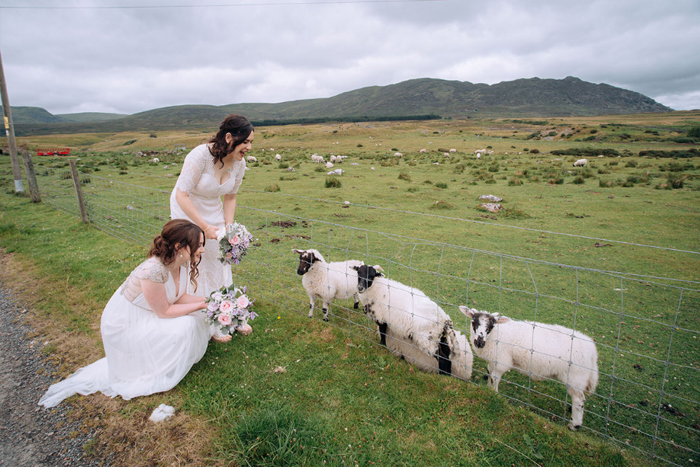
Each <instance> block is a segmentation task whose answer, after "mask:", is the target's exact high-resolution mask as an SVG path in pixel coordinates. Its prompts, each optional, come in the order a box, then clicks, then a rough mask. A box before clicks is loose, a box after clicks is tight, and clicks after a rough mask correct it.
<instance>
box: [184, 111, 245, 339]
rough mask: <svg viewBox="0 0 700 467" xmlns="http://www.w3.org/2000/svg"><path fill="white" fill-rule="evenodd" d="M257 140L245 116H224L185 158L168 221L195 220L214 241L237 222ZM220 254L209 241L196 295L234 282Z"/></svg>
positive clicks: (215, 245) (242, 329) (242, 326)
mask: <svg viewBox="0 0 700 467" xmlns="http://www.w3.org/2000/svg"><path fill="white" fill-rule="evenodd" d="M253 137H254V131H253V125H252V124H251V123H250V122H249V121H248V119H247V118H245V117H244V116H242V115H238V114H232V115H229V116H228V117H226V118H225V119H224V121H223V122H222V123H221V126H220V127H219V131H218V132H217V133H216V135H214V136H213V137H212V138H211V140H209V142H208V143H206V144H201V145H199V146H197V147H196V148H194V149H193V150H192V151H191V152H190V153H189V154H188V155H187V157H185V162H184V164H183V165H182V171H181V172H180V176H179V177H178V179H177V183H176V184H175V188H174V189H173V192H172V194H171V195H170V217H171V218H172V219H187V220H189V221H192V222H194V223H195V224H197V225H198V226H199V227H201V229H202V230H203V231H204V235H205V237H206V238H208V239H213V240H216V238H217V233H218V231H220V230H222V231H223V230H225V229H226V228H227V226H228V225H229V224H233V217H234V214H235V213H236V194H237V193H238V188H239V187H240V186H241V182H242V181H243V176H244V175H245V170H246V161H245V154H246V153H247V152H248V151H250V150H251V148H252V145H253ZM222 196H223V203H222V202H221V197H222ZM218 252H219V245H218V242H216V241H213V242H209V243H207V245H206V247H205V251H204V254H203V255H202V263H201V265H200V272H201V277H200V280H199V285H198V286H197V288H196V290H195V291H194V293H195V294H196V295H203V296H205V297H207V296H209V294H210V293H212V292H214V291H215V290H218V289H220V288H221V287H223V286H229V285H231V284H232V282H233V276H232V274H231V266H230V265H227V264H222V263H221V262H220V261H219V260H218V259H217V256H218ZM236 331H237V332H238V333H240V334H250V333H251V332H252V331H253V330H252V328H251V327H250V326H249V325H248V324H247V323H244V324H242V325H241V326H239V327H237V328H236ZM214 339H215V340H218V341H226V340H229V339H231V336H221V335H218V334H217V335H214Z"/></svg>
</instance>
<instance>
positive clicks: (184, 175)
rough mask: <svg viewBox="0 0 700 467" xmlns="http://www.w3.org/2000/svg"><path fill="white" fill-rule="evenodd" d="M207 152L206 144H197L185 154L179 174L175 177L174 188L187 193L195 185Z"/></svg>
mask: <svg viewBox="0 0 700 467" xmlns="http://www.w3.org/2000/svg"><path fill="white" fill-rule="evenodd" d="M208 154H209V150H208V148H207V147H206V145H204V146H203V147H201V146H198V147H196V148H194V149H193V150H192V151H190V153H189V154H187V157H185V162H184V163H183V164H182V170H181V171H180V176H179V177H178V178H177V183H176V184H175V188H178V189H179V190H180V191H184V192H186V193H188V194H189V193H190V192H191V191H192V190H193V189H194V187H196V186H197V183H199V178H200V177H201V176H202V173H203V172H204V168H205V165H206V162H207V159H206V158H207V156H208Z"/></svg>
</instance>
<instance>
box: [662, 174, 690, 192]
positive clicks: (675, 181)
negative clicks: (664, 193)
mask: <svg viewBox="0 0 700 467" xmlns="http://www.w3.org/2000/svg"><path fill="white" fill-rule="evenodd" d="M686 178H688V176H687V175H681V174H679V173H670V174H667V175H666V179H667V180H668V183H667V188H666V189H667V190H677V189H679V188H683V182H684V181H685V179H686Z"/></svg>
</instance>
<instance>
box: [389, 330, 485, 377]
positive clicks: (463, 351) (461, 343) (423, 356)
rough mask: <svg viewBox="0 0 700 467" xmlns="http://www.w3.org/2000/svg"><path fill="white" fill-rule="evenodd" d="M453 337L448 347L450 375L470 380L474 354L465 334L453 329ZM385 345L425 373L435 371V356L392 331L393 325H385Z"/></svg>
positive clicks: (436, 368)
mask: <svg viewBox="0 0 700 467" xmlns="http://www.w3.org/2000/svg"><path fill="white" fill-rule="evenodd" d="M454 333H455V339H454V344H453V346H452V348H451V349H450V361H451V362H452V376H455V377H457V378H459V379H462V380H464V381H470V380H471V377H472V367H473V366H474V355H473V354H472V349H471V347H470V346H469V340H468V339H467V336H465V335H464V334H462V333H461V332H459V331H457V330H454ZM386 347H387V349H389V350H390V351H391V353H393V354H394V355H396V356H397V357H399V358H402V359H404V360H406V362H408V363H409V364H411V365H414V366H416V367H417V368H418V369H419V370H421V371H424V372H426V373H437V372H438V367H437V365H436V361H435V356H433V355H430V354H428V353H426V352H425V351H423V350H421V349H419V348H418V347H416V345H415V344H414V343H413V342H411V341H407V340H404V339H402V338H401V336H400V333H397V332H395V331H394V328H393V327H387V332H386Z"/></svg>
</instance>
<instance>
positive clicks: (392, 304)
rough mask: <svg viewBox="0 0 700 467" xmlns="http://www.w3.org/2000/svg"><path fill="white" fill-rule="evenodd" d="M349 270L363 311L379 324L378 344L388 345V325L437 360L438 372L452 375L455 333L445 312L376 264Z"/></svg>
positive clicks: (418, 291)
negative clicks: (356, 282) (389, 277)
mask: <svg viewBox="0 0 700 467" xmlns="http://www.w3.org/2000/svg"><path fill="white" fill-rule="evenodd" d="M352 269H354V270H355V271H357V276H358V285H357V290H358V291H359V293H360V302H361V303H362V305H363V307H364V311H365V314H366V315H367V316H368V317H370V318H371V319H372V320H373V321H374V322H375V323H377V325H378V326H379V335H380V343H381V344H382V345H387V340H386V336H387V332H388V329H389V328H391V334H392V336H394V337H395V338H398V339H400V340H403V341H405V342H407V343H411V344H412V345H413V346H415V348H416V352H424V353H425V354H427V355H430V356H432V357H433V358H434V359H437V368H438V372H439V373H440V374H448V375H449V374H451V373H452V362H451V360H450V357H451V354H452V349H454V340H455V332H454V329H453V328H452V320H451V319H450V317H449V316H448V315H447V313H445V312H444V311H443V310H442V308H440V307H439V306H438V304H437V303H435V302H433V301H432V300H431V299H430V298H428V297H427V296H426V295H425V294H424V293H423V292H421V291H420V290H418V289H416V288H413V287H409V286H407V285H404V284H402V283H400V282H397V281H394V280H391V279H387V278H386V277H385V276H384V274H383V273H382V272H381V270H382V269H381V267H379V266H367V265H362V266H353V267H352ZM433 365H434V364H433Z"/></svg>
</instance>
